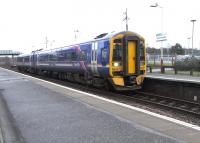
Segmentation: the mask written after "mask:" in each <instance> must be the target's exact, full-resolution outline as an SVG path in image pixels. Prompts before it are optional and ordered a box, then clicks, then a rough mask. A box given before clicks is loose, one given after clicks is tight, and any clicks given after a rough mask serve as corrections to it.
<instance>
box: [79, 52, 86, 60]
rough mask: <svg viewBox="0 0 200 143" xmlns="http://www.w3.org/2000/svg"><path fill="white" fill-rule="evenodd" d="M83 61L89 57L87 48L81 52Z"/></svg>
mask: <svg viewBox="0 0 200 143" xmlns="http://www.w3.org/2000/svg"><path fill="white" fill-rule="evenodd" d="M79 59H80V60H81V61H85V60H86V59H87V51H86V50H82V51H81V52H80V58H79Z"/></svg>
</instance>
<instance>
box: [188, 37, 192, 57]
mask: <svg viewBox="0 0 200 143" xmlns="http://www.w3.org/2000/svg"><path fill="white" fill-rule="evenodd" d="M187 39H188V54H189V50H190V39H191V38H190V37H188V38H187Z"/></svg>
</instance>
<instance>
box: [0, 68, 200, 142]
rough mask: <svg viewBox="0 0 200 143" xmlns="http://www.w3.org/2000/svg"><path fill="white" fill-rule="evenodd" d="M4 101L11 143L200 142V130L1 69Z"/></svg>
mask: <svg viewBox="0 0 200 143" xmlns="http://www.w3.org/2000/svg"><path fill="white" fill-rule="evenodd" d="M0 100H1V102H0V106H1V107H2V108H0V115H1V116H0V118H1V120H0V121H1V122H0V126H1V128H2V131H3V135H4V138H5V139H6V140H7V141H9V142H15V143H18V142H17V141H24V142H28V143H80V142H81V143H184V142H191V143H199V140H200V131H198V130H195V129H192V128H189V127H185V126H182V125H179V124H176V123H173V122H170V121H167V120H163V119H160V118H156V117H154V116H151V115H147V114H144V113H141V112H139V111H135V110H132V109H128V108H125V107H122V106H119V105H116V104H113V103H110V102H107V101H104V100H100V99H97V98H94V97H91V96H88V95H87V94H84V93H83V94H81V93H79V92H75V91H73V90H69V89H66V88H62V87H60V86H55V85H54V84H50V83H46V82H43V81H40V80H37V79H33V78H30V77H27V76H24V75H21V74H18V73H13V72H11V71H8V70H5V69H1V68H0ZM6 113H7V114H6ZM8 117H9V118H11V119H9V118H8ZM6 120H8V121H6ZM9 130H10V131H9ZM13 130H14V131H13ZM20 143H21V142H20Z"/></svg>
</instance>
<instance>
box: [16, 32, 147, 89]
mask: <svg viewBox="0 0 200 143" xmlns="http://www.w3.org/2000/svg"><path fill="white" fill-rule="evenodd" d="M17 67H18V69H19V70H21V71H27V72H31V73H37V74H40V75H44V74H47V75H49V76H57V77H58V78H60V79H63V80H69V81H77V82H81V83H84V84H92V85H94V86H100V87H103V88H114V89H115V90H136V89H140V88H141V85H142V82H143V80H144V75H145V73H146V48H145V41H144V38H143V37H141V36H140V35H138V34H136V33H134V32H130V31H123V32H118V33H111V34H107V33H104V34H101V35H99V36H97V37H96V38H95V39H93V40H91V41H88V42H85V43H79V44H75V45H70V46H65V47H60V48H56V49H51V50H41V51H34V52H32V53H30V54H26V55H25V54H24V55H20V56H18V57H17Z"/></svg>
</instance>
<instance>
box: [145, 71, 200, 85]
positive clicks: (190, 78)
mask: <svg viewBox="0 0 200 143" xmlns="http://www.w3.org/2000/svg"><path fill="white" fill-rule="evenodd" d="M146 77H147V78H155V79H163V80H170V81H180V82H189V83H197V84H200V77H195V76H189V75H178V74H177V75H175V74H174V75H171V74H161V73H147V75H146Z"/></svg>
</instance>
